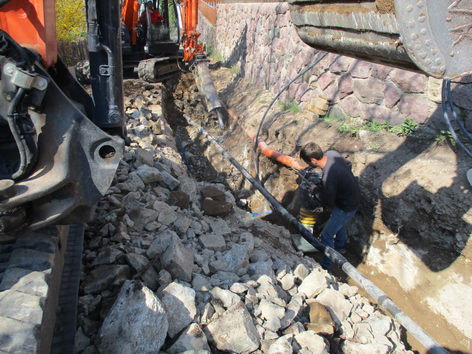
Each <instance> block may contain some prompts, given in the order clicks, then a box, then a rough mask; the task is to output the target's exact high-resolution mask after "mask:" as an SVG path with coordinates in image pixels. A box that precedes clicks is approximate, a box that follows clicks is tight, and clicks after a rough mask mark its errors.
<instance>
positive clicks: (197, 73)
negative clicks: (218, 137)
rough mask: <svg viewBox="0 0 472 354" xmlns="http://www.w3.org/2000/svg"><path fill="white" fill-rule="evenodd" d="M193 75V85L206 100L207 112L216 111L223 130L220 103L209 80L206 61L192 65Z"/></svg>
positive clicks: (211, 81)
mask: <svg viewBox="0 0 472 354" xmlns="http://www.w3.org/2000/svg"><path fill="white" fill-rule="evenodd" d="M193 75H194V77H195V83H196V84H197V87H198V90H199V91H200V92H201V93H202V94H203V95H204V96H205V98H206V101H207V109H208V112H212V111H214V110H216V115H217V117H218V123H219V124H220V128H221V129H224V128H225V126H224V123H223V120H222V118H221V115H220V112H219V108H221V102H220V100H219V99H218V93H217V92H216V88H215V85H214V84H213V80H212V79H211V75H210V70H209V69H208V61H206V60H202V61H198V62H197V63H196V64H195V65H194V69H193Z"/></svg>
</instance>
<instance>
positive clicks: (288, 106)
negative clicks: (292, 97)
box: [279, 101, 302, 113]
mask: <svg viewBox="0 0 472 354" xmlns="http://www.w3.org/2000/svg"><path fill="white" fill-rule="evenodd" d="M279 107H280V109H281V110H282V111H288V110H289V111H292V112H293V113H298V112H301V111H302V110H301V109H300V107H298V104H297V102H295V101H290V102H282V101H279Z"/></svg>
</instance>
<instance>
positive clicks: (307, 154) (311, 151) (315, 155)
mask: <svg viewBox="0 0 472 354" xmlns="http://www.w3.org/2000/svg"><path fill="white" fill-rule="evenodd" d="M323 156H324V154H323V150H321V148H320V146H319V145H318V144H316V143H308V144H306V145H305V146H304V147H302V149H301V150H300V158H301V159H302V160H303V161H305V162H307V163H308V162H310V161H311V159H316V160H321V159H322V158H323Z"/></svg>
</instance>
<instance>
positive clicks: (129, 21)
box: [122, 0, 140, 45]
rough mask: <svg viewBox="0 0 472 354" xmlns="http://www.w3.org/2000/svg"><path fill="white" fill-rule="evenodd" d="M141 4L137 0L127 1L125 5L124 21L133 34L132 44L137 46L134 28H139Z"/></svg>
mask: <svg viewBox="0 0 472 354" xmlns="http://www.w3.org/2000/svg"><path fill="white" fill-rule="evenodd" d="M139 7H140V4H139V2H137V1H136V0H125V2H124V4H123V11H122V20H123V22H124V23H125V25H126V27H128V30H129V32H130V33H131V42H132V43H133V45H135V44H136V38H137V34H136V32H135V31H133V28H135V27H137V26H138V11H139Z"/></svg>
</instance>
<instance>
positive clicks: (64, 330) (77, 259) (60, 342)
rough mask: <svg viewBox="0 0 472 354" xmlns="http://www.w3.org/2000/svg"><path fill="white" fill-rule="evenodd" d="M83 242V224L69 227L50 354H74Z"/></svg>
mask: <svg viewBox="0 0 472 354" xmlns="http://www.w3.org/2000/svg"><path fill="white" fill-rule="evenodd" d="M83 240H84V226H83V224H75V225H71V226H70V229H69V236H68V238H67V249H66V255H65V259H64V268H63V270H62V278H61V289H60V292H59V301H58V308H57V316H56V326H55V328H54V335H53V339H52V346H51V354H69V353H70V354H74V353H75V348H74V342H75V333H76V327H77V300H78V296H79V280H80V267H81V263H82V247H83V246H82V245H83Z"/></svg>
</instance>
